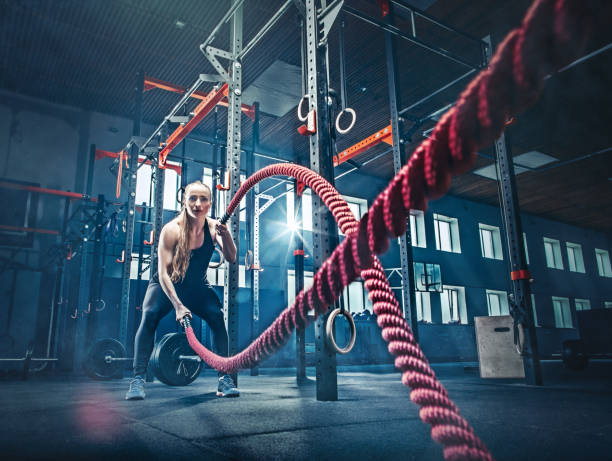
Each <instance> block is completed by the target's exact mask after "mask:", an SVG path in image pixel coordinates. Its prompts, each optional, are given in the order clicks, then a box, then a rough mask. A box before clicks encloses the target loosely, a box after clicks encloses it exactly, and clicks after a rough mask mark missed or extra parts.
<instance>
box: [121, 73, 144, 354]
mask: <svg viewBox="0 0 612 461" xmlns="http://www.w3.org/2000/svg"><path fill="white" fill-rule="evenodd" d="M143 89H144V72H143V71H140V72H139V73H138V76H137V79H136V86H135V87H134V100H135V107H134V119H133V125H132V135H133V136H140V118H141V113H142V92H143ZM138 151H139V148H138V146H137V145H136V143H134V142H132V146H131V148H130V152H129V163H128V169H127V204H126V217H125V224H126V232H125V246H124V253H123V254H124V255H125V258H124V259H125V261H124V262H123V268H122V271H121V311H120V320H119V341H121V344H123V345H126V344H127V329H128V315H129V312H130V268H131V265H132V250H133V248H134V223H135V220H136V178H137V174H136V173H137V171H138ZM119 160H121V159H119ZM121 179H122V178H121ZM121 179H120V180H121Z"/></svg>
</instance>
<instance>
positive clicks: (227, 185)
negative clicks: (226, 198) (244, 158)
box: [217, 170, 230, 190]
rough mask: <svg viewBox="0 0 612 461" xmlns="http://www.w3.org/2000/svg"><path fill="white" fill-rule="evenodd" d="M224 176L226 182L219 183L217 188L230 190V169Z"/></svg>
mask: <svg viewBox="0 0 612 461" xmlns="http://www.w3.org/2000/svg"><path fill="white" fill-rule="evenodd" d="M223 176H225V178H224V179H225V181H224V182H225V184H217V190H230V178H229V170H227V171H226V172H225V174H224V175H223Z"/></svg>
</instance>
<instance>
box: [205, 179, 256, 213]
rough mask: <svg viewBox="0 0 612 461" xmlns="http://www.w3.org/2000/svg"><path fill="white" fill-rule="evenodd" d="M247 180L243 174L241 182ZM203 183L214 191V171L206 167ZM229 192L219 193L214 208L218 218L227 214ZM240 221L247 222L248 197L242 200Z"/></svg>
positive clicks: (221, 191)
mask: <svg viewBox="0 0 612 461" xmlns="http://www.w3.org/2000/svg"><path fill="white" fill-rule="evenodd" d="M245 180H246V175H243V174H241V175H240V182H241V183H242V182H244V181H245ZM202 182H203V183H204V184H206V185H207V186H208V187H210V190H211V191H212V190H213V175H212V169H211V168H208V167H204V169H203V173H202ZM228 193H229V192H227V191H223V190H220V191H217V203H214V204H213V206H214V207H215V215H216V216H223V215H224V214H225V210H226V208H227V205H229V202H228V201H227V194H228ZM239 208H240V221H242V222H246V196H245V197H244V198H243V199H242V200H240V206H239Z"/></svg>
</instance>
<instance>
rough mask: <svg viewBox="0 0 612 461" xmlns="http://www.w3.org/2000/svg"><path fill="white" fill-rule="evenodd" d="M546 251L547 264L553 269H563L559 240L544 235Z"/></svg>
mask: <svg viewBox="0 0 612 461" xmlns="http://www.w3.org/2000/svg"><path fill="white" fill-rule="evenodd" d="M544 252H545V253H546V265H547V266H548V267H550V268H552V269H563V260H562V259H561V245H560V244H559V240H555V239H549V238H547V237H544Z"/></svg>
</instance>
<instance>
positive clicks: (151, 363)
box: [148, 333, 176, 382]
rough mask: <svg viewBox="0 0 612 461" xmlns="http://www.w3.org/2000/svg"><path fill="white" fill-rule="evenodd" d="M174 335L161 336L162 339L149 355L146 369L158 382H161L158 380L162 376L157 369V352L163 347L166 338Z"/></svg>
mask: <svg viewBox="0 0 612 461" xmlns="http://www.w3.org/2000/svg"><path fill="white" fill-rule="evenodd" d="M174 334H176V333H166V334H165V335H164V336H162V338H161V339H160V340H159V341H158V342H157V344H156V345H155V347H154V348H153V352H152V353H151V357H150V359H149V366H148V369H151V371H152V372H153V374H154V375H155V377H156V378H157V379H159V380H160V381H162V378H160V376H162V371H161V370H160V368H159V351H160V350H161V349H162V348H163V345H164V343H165V342H166V341H167V340H168V338H169V337H171V336H172V335H174ZM164 379H165V378H164ZM162 382H164V381H162Z"/></svg>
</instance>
